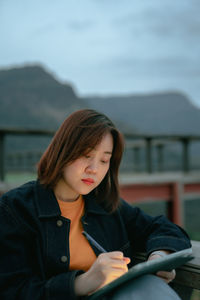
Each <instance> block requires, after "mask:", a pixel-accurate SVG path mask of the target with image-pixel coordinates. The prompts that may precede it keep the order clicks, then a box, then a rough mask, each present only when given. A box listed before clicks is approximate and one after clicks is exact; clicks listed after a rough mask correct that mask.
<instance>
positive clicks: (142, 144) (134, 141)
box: [0, 128, 200, 181]
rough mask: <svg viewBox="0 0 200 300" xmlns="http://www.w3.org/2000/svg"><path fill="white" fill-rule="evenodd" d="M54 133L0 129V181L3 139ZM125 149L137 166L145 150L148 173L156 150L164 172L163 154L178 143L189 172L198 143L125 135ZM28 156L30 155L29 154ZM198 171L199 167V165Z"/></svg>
mask: <svg viewBox="0 0 200 300" xmlns="http://www.w3.org/2000/svg"><path fill="white" fill-rule="evenodd" d="M53 134H54V131H50V130H30V129H16V128H10V129H0V180H2V181H3V180H4V179H5V160H6V159H5V137H6V136H10V135H12V136H13V135H14V136H22V135H23V136H52V135H53ZM125 140H126V149H129V150H130V149H131V151H133V154H134V155H133V157H134V158H133V164H134V165H135V166H137V164H138V162H139V159H138V157H139V153H140V151H141V149H145V170H146V171H147V172H148V173H152V172H153V157H152V149H153V148H154V147H155V148H156V149H157V164H158V171H163V170H164V167H163V166H164V156H165V155H164V152H165V148H166V146H167V145H169V144H170V143H177V142H178V143H180V145H181V146H182V153H181V157H182V158H181V159H182V171H183V172H185V173H187V172H189V171H190V167H191V165H190V151H189V148H190V144H191V143H192V142H194V141H200V136H197V135H188V136H186V135H185V136H181V135H145V134H125ZM29 154H30V153H29ZM199 160H200V159H199ZM129 165H130V164H129ZM199 169H200V165H199Z"/></svg>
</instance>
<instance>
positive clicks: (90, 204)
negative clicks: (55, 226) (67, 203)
mask: <svg viewBox="0 0 200 300" xmlns="http://www.w3.org/2000/svg"><path fill="white" fill-rule="evenodd" d="M35 200H36V206H37V210H38V217H39V218H48V217H57V216H60V215H61V211H60V207H59V205H58V202H57V200H56V197H55V195H54V193H53V191H52V190H51V189H49V188H45V187H44V186H43V185H41V184H40V183H39V181H36V188H35ZM84 200H85V211H86V213H93V214H101V215H102V214H103V215H108V212H106V211H105V210H104V209H103V207H102V206H101V205H99V204H98V203H97V202H96V199H95V196H94V195H93V194H92V193H91V194H88V195H86V196H84Z"/></svg>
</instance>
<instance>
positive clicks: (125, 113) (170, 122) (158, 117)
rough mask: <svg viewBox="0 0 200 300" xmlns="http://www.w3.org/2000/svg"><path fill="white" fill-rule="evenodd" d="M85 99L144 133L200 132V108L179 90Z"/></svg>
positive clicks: (89, 103) (92, 105)
mask: <svg viewBox="0 0 200 300" xmlns="http://www.w3.org/2000/svg"><path fill="white" fill-rule="evenodd" d="M84 101H85V102H87V103H88V105H89V106H90V107H93V108H95V109H97V110H99V111H102V112H104V113H106V114H107V115H108V116H110V117H111V118H112V119H116V120H123V121H124V122H126V124H127V126H128V127H129V128H134V129H135V130H136V131H137V132H140V133H150V134H194V135H195V134H197V135H199V134H200V109H197V108H196V107H195V106H194V105H193V104H192V103H191V102H190V101H189V99H188V98H187V97H186V96H185V95H183V94H181V93H178V92H168V93H158V94H150V95H130V96H123V95H122V96H109V97H87V98H85V99H84Z"/></svg>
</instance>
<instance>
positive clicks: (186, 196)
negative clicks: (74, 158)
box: [0, 0, 200, 241]
mask: <svg viewBox="0 0 200 300" xmlns="http://www.w3.org/2000/svg"><path fill="white" fill-rule="evenodd" d="M199 12H200V2H199V1H198V0H176V1H174V0H164V1H162V2H161V1H159V0H144V1H140V0H135V1H128V0H123V1H119V0H109V1H108V0H84V1H83V0H77V1H72V0H68V1H66V0H60V1H57V2H55V1H52V0H48V1H47V0H43V1H39V0H35V1H30V0H19V1H11V0H0V36H1V47H0V179H1V183H0V191H1V193H3V192H4V191H6V190H8V189H9V188H11V187H14V186H17V185H19V184H21V183H23V182H25V181H27V180H30V179H35V178H36V164H37V162H38V160H39V158H40V156H41V154H42V152H43V151H44V149H45V148H46V147H47V145H48V144H49V142H50V140H51V137H52V135H53V133H54V132H55V131H56V129H57V128H58V127H59V125H60V124H61V122H62V121H63V120H64V119H65V118H66V117H67V116H68V115H69V114H70V113H71V112H73V111H75V110H77V109H81V108H94V109H97V110H99V111H102V112H104V113H106V114H107V115H108V116H109V117H111V119H112V120H113V121H114V123H115V124H116V125H117V127H119V129H120V130H121V131H122V132H123V134H124V136H125V142H126V148H125V154H124V158H123V161H122V165H121V169H120V182H121V193H122V196H124V198H125V199H127V201H129V202H132V203H134V205H139V206H141V207H142V208H143V209H144V210H145V211H147V212H148V213H150V214H152V215H157V214H165V215H167V216H168V217H169V218H170V219H172V221H174V222H175V223H177V224H179V225H181V226H183V227H184V228H185V229H186V230H187V231H188V233H189V234H190V236H191V238H192V239H193V240H197V241H200V230H199V229H200V221H199V211H200V210H199V208H200V54H199V53H200V16H199ZM130 191H131V193H130ZM177 205H178V206H177ZM177 207H178V210H177V209H176V208H177Z"/></svg>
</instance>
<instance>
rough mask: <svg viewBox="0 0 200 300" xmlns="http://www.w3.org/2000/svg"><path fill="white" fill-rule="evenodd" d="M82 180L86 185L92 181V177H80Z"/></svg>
mask: <svg viewBox="0 0 200 300" xmlns="http://www.w3.org/2000/svg"><path fill="white" fill-rule="evenodd" d="M82 181H83V182H84V183H85V184H87V185H91V184H93V183H94V179H92V178H84V179H82Z"/></svg>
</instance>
